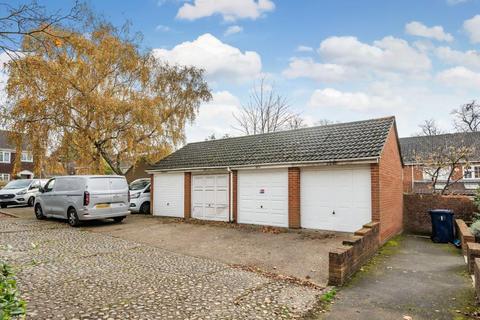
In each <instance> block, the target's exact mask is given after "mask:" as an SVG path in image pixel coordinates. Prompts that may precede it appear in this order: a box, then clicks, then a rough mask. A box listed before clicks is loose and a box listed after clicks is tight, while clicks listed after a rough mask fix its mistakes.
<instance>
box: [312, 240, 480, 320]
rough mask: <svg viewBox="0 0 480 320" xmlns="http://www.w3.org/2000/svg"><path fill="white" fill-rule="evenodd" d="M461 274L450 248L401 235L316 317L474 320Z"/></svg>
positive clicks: (471, 292)
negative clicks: (328, 310) (328, 309)
mask: <svg viewBox="0 0 480 320" xmlns="http://www.w3.org/2000/svg"><path fill="white" fill-rule="evenodd" d="M466 270H467V268H466V264H465V262H464V258H463V256H462V255H461V253H460V250H458V249H456V248H454V247H453V245H450V244H434V243H432V242H431V241H430V239H428V238H423V237H415V236H404V237H401V238H399V239H396V240H394V241H390V242H389V243H387V245H386V246H384V248H383V249H382V250H381V254H380V255H379V256H377V257H376V258H375V259H374V260H373V261H371V262H370V264H369V265H367V266H365V267H364V271H363V272H360V273H359V274H357V276H356V277H355V278H354V279H353V280H352V281H351V282H350V283H349V284H348V285H347V286H346V287H345V288H343V289H342V290H340V291H339V293H338V295H337V299H336V301H335V302H334V304H333V305H332V306H331V308H330V309H331V311H330V312H329V313H327V314H326V315H324V316H323V317H322V318H321V319H332V320H335V319H351V320H353V319H358V320H362V319H365V320H367V319H368V320H376V319H379V320H380V319H381V320H389V319H413V320H417V319H429V320H433V319H455V320H460V319H478V318H469V316H468V314H469V313H471V312H472V311H473V310H472V307H471V306H472V305H473V303H474V290H473V286H472V280H471V278H470V276H469V275H468V274H467V271H466ZM410 317H411V318H410Z"/></svg>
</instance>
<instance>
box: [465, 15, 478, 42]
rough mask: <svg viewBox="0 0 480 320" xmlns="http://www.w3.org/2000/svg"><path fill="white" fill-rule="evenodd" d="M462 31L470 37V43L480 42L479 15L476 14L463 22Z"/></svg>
mask: <svg viewBox="0 0 480 320" xmlns="http://www.w3.org/2000/svg"><path fill="white" fill-rule="evenodd" d="M463 29H465V31H466V32H467V34H468V36H469V37H470V42H471V43H479V42H480V15H479V14H477V15H476V16H474V17H473V18H471V19H468V20H465V22H463Z"/></svg>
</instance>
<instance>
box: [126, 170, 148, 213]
mask: <svg viewBox="0 0 480 320" xmlns="http://www.w3.org/2000/svg"><path fill="white" fill-rule="evenodd" d="M130 211H131V212H139V213H143V214H149V213H150V179H149V178H143V179H137V180H135V181H132V183H130Z"/></svg>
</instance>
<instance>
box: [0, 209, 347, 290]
mask: <svg viewBox="0 0 480 320" xmlns="http://www.w3.org/2000/svg"><path fill="white" fill-rule="evenodd" d="M4 210H5V209H4ZM6 210H7V211H8V212H11V213H14V214H16V215H19V216H22V217H25V218H29V219H34V216H33V210H32V208H28V207H27V208H25V207H23V208H21V207H20V208H9V209H6ZM82 229H83V230H88V231H93V232H98V233H102V234H108V235H111V236H114V237H117V238H121V239H126V240H132V241H135V242H138V243H143V244H148V245H151V246H155V247H159V248H163V249H166V250H170V251H173V252H177V253H182V254H186V255H190V256H195V257H202V258H207V259H213V260H215V261H220V262H223V263H227V264H239V265H247V266H257V267H260V268H261V269H263V270H265V271H268V272H275V273H280V274H286V275H291V276H295V277H297V278H300V279H309V280H310V281H312V282H315V283H316V284H318V285H320V286H326V284H327V281H328V252H329V251H330V250H331V249H334V248H337V247H338V246H339V245H340V244H341V242H342V241H343V240H344V239H346V238H348V234H342V233H332V232H306V231H304V230H302V231H301V232H300V231H299V232H285V233H280V234H273V233H271V231H272V229H270V228H267V229H266V230H264V231H266V232H262V228H259V227H248V226H239V225H231V224H225V223H211V222H209V223H208V224H202V222H198V221H197V222H193V223H184V222H183V221H182V220H181V219H169V218H159V217H152V216H145V215H137V214H135V215H130V216H129V217H128V218H127V219H125V220H124V222H123V223H121V224H115V223H112V222H111V221H108V220H106V221H100V222H89V223H87V224H85V225H84V226H83V227H82Z"/></svg>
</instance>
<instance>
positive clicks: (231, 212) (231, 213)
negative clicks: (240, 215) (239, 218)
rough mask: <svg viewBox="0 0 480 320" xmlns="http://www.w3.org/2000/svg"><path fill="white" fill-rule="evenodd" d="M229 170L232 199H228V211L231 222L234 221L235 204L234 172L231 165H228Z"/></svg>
mask: <svg viewBox="0 0 480 320" xmlns="http://www.w3.org/2000/svg"><path fill="white" fill-rule="evenodd" d="M227 171H228V173H229V175H228V176H229V177H230V184H229V189H230V199H229V201H228V213H229V222H232V221H233V206H232V203H233V173H232V169H230V167H227Z"/></svg>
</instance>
